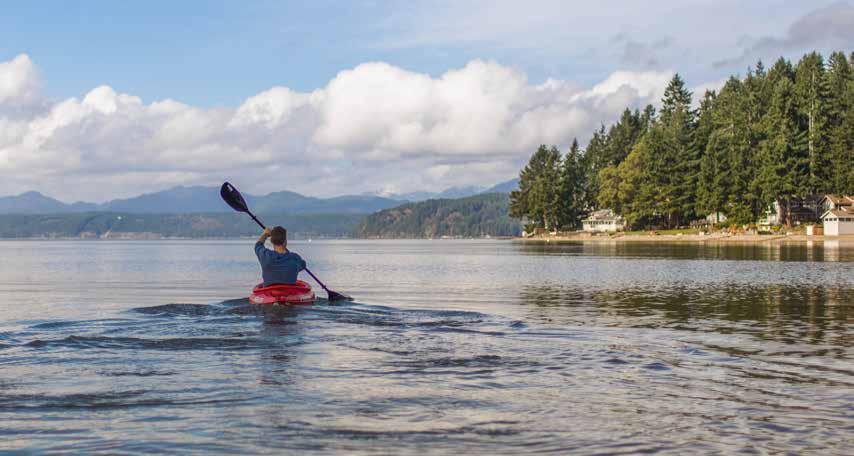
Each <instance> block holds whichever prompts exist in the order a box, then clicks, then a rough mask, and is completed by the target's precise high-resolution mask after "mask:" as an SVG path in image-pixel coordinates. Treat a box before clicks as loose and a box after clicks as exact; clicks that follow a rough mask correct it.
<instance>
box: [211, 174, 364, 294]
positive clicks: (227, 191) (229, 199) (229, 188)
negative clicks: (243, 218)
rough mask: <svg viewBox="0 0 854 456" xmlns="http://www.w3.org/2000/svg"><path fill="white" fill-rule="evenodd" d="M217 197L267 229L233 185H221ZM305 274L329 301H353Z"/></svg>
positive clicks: (314, 277) (315, 277) (310, 273)
mask: <svg viewBox="0 0 854 456" xmlns="http://www.w3.org/2000/svg"><path fill="white" fill-rule="evenodd" d="M219 196H221V197H222V199H223V200H224V201H225V202H226V203H227V204H228V205H229V206H231V208H232V209H234V210H235V211H237V212H245V213H246V214H248V215H249V216H250V217H252V220H255V223H257V224H258V226H260V227H261V228H262V229H265V230H266V229H267V227H266V226H264V224H263V223H261V221H260V220H258V217H255V214H253V213H252V211H250V210H249V205H248V204H246V200H245V199H243V195H241V194H240V192H239V191H237V189H236V188H234V186H233V185H231V184H229V183H228V182H226V183H224V184H222V187H221V188H220V189H219ZM305 272H307V273H308V275H310V276H311V278H312V279H314V280H315V282H317V283H318V284H320V286H321V287H323V289H324V290H326V293H328V295H329V300H330V301H341V300H347V301H352V300H353V298H351V297H349V296H347V295H343V294H341V293H338V292H337V291H332V290H330V289H329V288H327V287H326V285H324V284H323V282H321V281H320V279H318V278H317V276H316V275H314V274H313V273H312V272H311V271H310V270H309V269H308V268H305Z"/></svg>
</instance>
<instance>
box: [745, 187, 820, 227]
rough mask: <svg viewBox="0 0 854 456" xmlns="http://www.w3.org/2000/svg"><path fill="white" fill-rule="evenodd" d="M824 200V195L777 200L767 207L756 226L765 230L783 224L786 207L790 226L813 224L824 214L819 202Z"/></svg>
mask: <svg viewBox="0 0 854 456" xmlns="http://www.w3.org/2000/svg"><path fill="white" fill-rule="evenodd" d="M825 198H826V196H824V195H812V196H807V197H797V196H795V197H791V198H788V199H779V200H777V201H774V203H773V204H772V205H771V206H769V207H768V209H767V210H766V211H765V214H763V215H762V217H760V218H759V220H758V223H757V225H759V227H760V228H766V229H767V228H770V227H772V226H775V225H782V224H784V223H785V222H786V210H787V207H786V206H788V215H789V217H790V222H791V224H792V225H801V224H807V223H815V222H816V221H817V220H818V219H819V217H820V216H821V214H822V213H823V212H824V211H823V210H822V206H821V202H822V201H824V199H825Z"/></svg>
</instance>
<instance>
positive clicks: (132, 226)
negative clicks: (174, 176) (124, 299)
mask: <svg viewBox="0 0 854 456" xmlns="http://www.w3.org/2000/svg"><path fill="white" fill-rule="evenodd" d="M262 218H263V220H264V222H266V223H267V224H269V225H271V226H273V225H282V226H284V227H286V228H287V229H288V234H289V236H290V237H292V238H295V239H299V238H311V237H314V238H342V237H349V236H351V235H352V233H353V231H354V230H355V229H356V227H357V226H358V224H359V222H360V221H361V220H362V218H364V215H360V214H310V215H263V216H262ZM259 232H260V228H258V225H256V224H255V222H253V221H252V220H251V219H250V218H249V217H246V216H245V215H244V214H237V213H231V214H128V213H110V212H90V213H74V214H54V215H0V238H44V237H48V238H50V237H62V238H66V237H84V238H86V237H101V236H104V235H106V236H112V237H125V238H134V237H140V238H151V237H164V238H169V237H180V238H228V237H241V236H255V235H258V234H259Z"/></svg>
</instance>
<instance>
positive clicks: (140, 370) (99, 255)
mask: <svg viewBox="0 0 854 456" xmlns="http://www.w3.org/2000/svg"><path fill="white" fill-rule="evenodd" d="M291 247H292V249H293V250H295V251H297V252H299V253H301V254H302V255H303V256H304V257H305V258H306V259H307V260H308V263H309V266H310V267H311V268H312V269H313V271H314V272H315V273H316V274H317V275H318V276H319V277H320V278H321V279H322V280H324V281H325V282H327V284H328V285H330V286H331V287H332V288H333V289H335V290H338V291H342V292H346V293H348V294H351V295H352V296H354V297H355V298H356V302H355V303H341V304H338V303H336V304H335V305H329V304H328V303H326V302H325V301H322V302H320V303H318V304H317V305H315V306H312V307H308V308H300V309H294V310H288V311H280V312H266V313H263V312H259V311H257V309H255V308H253V307H251V306H249V304H248V301H247V300H246V299H245V296H246V295H247V294H248V291H249V289H250V287H251V286H252V285H253V284H254V283H255V282H256V281H257V278H258V275H259V272H258V266H257V264H256V260H255V258H254V254H253V251H252V241H221V242H214V241H168V242H153V241H146V242H103V241H101V242H99V241H92V242H73V241H68V242H65V241H55V242H34V241H22V242H18V241H4V242H0V452H7V451H13V452H14V451H16V450H17V451H21V452H75V453H109V454H114V453H147V452H156V453H169V454H175V453H185V452H193V453H196V452H210V453H225V454H245V453H275V454H280V453H283V452H292V453H297V452H299V453H301V454H331V453H345V454H418V455H425V454H448V453H456V454H521V453H548V452H553V453H559V454H566V453H572V454H614V453H617V454H619V453H641V452H643V453H652V452H662V453H673V454H684V453H688V452H693V453H698V452H703V453H709V452H720V453H735V452H745V453H786V452H791V453H814V454H852V453H854V358H852V357H854V326H852V322H854V249H851V248H850V247H849V248H846V247H844V246H842V247H840V246H839V245H838V244H834V243H832V242H828V243H823V244H822V243H817V244H816V245H812V246H804V245H782V246H781V245H763V246H695V245H646V244H625V245H623V244H600V245H589V244H588V245H580V244H576V245H525V244H518V243H512V242H503V241H376V242H371V241H336V242H314V243H294V244H293V245H292V246H291ZM315 288H316V289H318V290H319V287H315ZM319 294H323V293H322V291H319Z"/></svg>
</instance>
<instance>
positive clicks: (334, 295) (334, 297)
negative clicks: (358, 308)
mask: <svg viewBox="0 0 854 456" xmlns="http://www.w3.org/2000/svg"><path fill="white" fill-rule="evenodd" d="M326 291H327V293H329V298H328V299H329V301H352V300H353V298H351V297H349V296H347V295H343V294H341V293H338V292H337V291H332V290H326Z"/></svg>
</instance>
